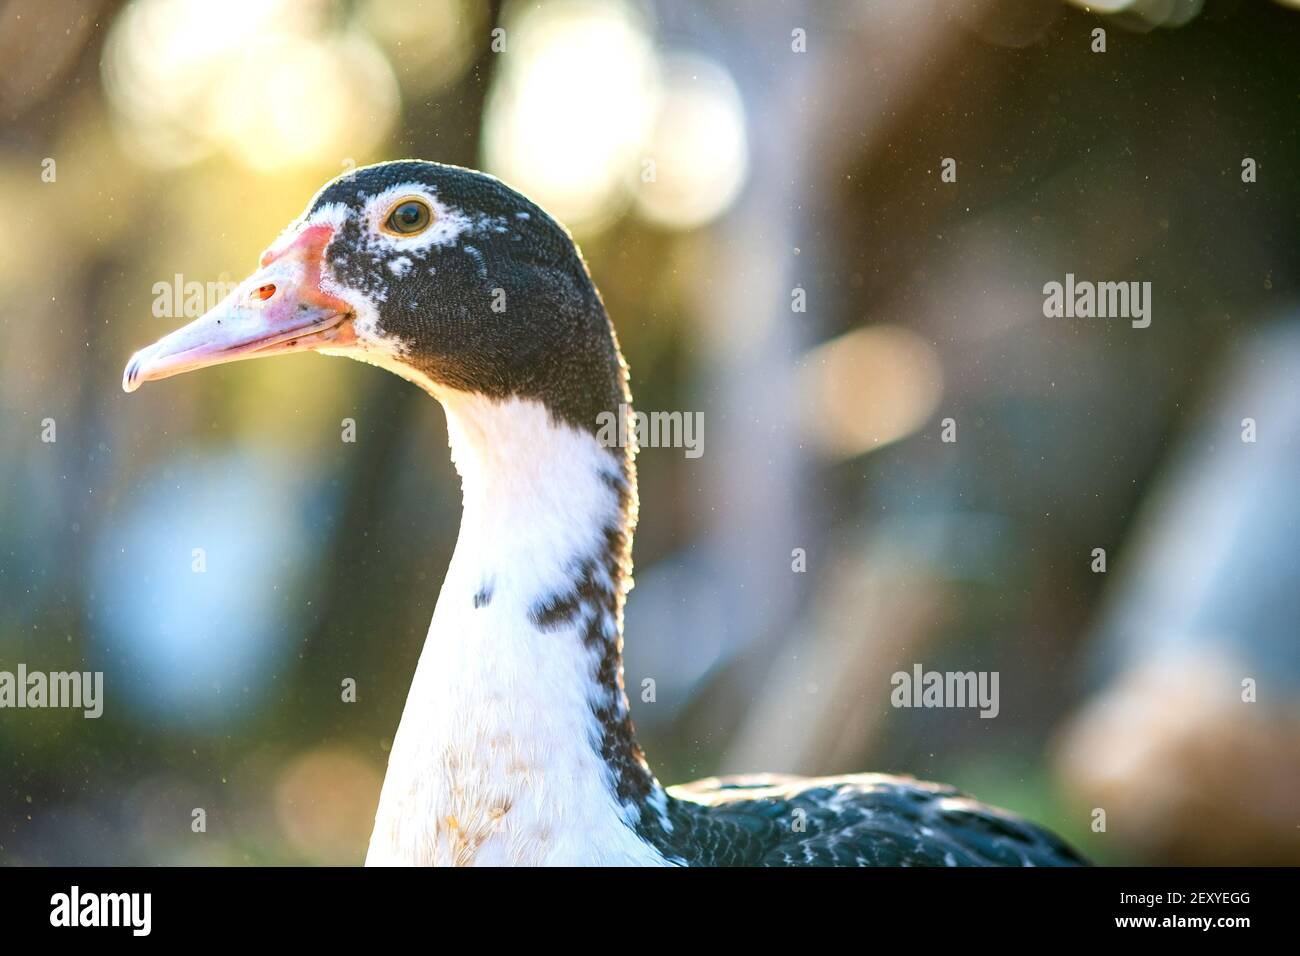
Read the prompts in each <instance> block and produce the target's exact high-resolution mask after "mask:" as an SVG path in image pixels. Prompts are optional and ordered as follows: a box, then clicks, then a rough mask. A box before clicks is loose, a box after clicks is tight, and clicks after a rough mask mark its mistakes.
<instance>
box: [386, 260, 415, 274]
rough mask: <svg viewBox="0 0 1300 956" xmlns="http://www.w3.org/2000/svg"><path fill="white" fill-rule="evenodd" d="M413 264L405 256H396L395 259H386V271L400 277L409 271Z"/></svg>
mask: <svg viewBox="0 0 1300 956" xmlns="http://www.w3.org/2000/svg"><path fill="white" fill-rule="evenodd" d="M413 264H414V263H412V262H411V260H410V259H409V258H407V257H406V256H398V257H397V258H396V259H390V260H388V271H389V272H391V273H392V274H393V275H395V276H397V278H399V279H400V278H402V276H404V275H406V274H407V273H408V272H410V271H411V266H412V265H413Z"/></svg>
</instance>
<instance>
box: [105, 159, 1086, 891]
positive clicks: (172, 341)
mask: <svg viewBox="0 0 1300 956" xmlns="http://www.w3.org/2000/svg"><path fill="white" fill-rule="evenodd" d="M305 349H311V350H315V351H320V352H323V353H325V354H334V355H343V356H346V357H350V358H354V359H358V360H361V361H364V362H368V363H370V364H374V365H378V366H380V367H382V368H385V369H387V370H389V371H392V372H394V373H396V374H398V375H400V376H402V377H403V378H406V379H408V380H409V381H412V382H414V383H415V384H416V385H418V386H419V387H421V388H423V389H424V390H425V391H426V392H428V393H429V394H430V395H431V396H433V397H434V398H436V399H437V400H438V401H440V402H441V404H442V405H443V408H444V409H445V410H446V413H447V421H448V436H449V441H450V445H451V452H452V459H453V461H454V463H455V465H456V468H457V470H458V472H459V473H460V476H461V483H462V496H463V510H462V520H461V527H460V532H459V535H458V538H457V544H456V549H455V553H454V555H453V557H452V560H451V563H450V566H449V567H448V571H447V575H446V579H445V581H444V583H443V587H442V590H441V593H440V595H439V598H438V602H437V605H436V608H435V611H434V615H433V620H432V623H431V625H430V629H429V634H428V637H427V638H426V642H425V646H424V648H423V651H422V653H421V656H420V659H419V662H418V664H417V666H416V671H415V676H414V678H413V680H412V685H411V689H410V692H409V695H408V698H407V704H406V707H405V710H404V712H403V715H402V720H401V724H400V726H399V728H398V731H397V734H396V736H395V738H394V741H393V746H392V750H391V753H390V755H389V766H388V772H387V775H386V777H385V780H384V785H383V789H382V792H381V795H380V801H379V808H378V811H377V814H376V821H375V828H374V833H373V836H372V839H371V844H370V849H369V852H368V854H367V859H366V862H367V863H368V864H371V865H451V866H467V865H614V866H631V865H660V866H664V865H677V866H681V865H707V866H733V865H735V866H741V865H768V866H772V865H777V866H791V865H949V866H956V865H1033V866H1043V865H1077V864H1081V863H1083V862H1084V861H1083V860H1082V858H1080V857H1079V856H1078V855H1077V854H1076V853H1075V852H1074V851H1073V850H1071V849H1070V848H1069V847H1068V846H1066V845H1065V844H1064V843H1063V842H1062V841H1060V840H1059V839H1057V838H1056V837H1054V836H1052V835H1051V834H1049V833H1048V832H1046V831H1044V830H1042V829H1041V828H1038V827H1036V826H1034V825H1033V824H1030V823H1027V822H1025V821H1022V820H1020V819H1018V818H1016V817H1013V816H1011V815H1010V814H1006V813H1004V812H1002V811H999V810H994V809H992V808H989V807H985V806H983V805H981V804H978V803H975V802H974V801H971V800H969V799H967V798H965V797H962V796H961V795H960V794H958V793H957V792H956V791H955V790H952V789H951V788H946V787H941V786H936V785H933V784H924V783H919V782H916V781H911V780H907V779H903V778H895V777H886V776H880V775H858V776H846V777H835V778H818V779H801V778H794V777H784V776H763V777H755V778H736V779H729V780H708V781H701V782H699V783H695V784H690V785H687V786H684V787H676V788H667V789H666V788H664V787H663V786H661V785H660V783H659V781H658V780H657V779H656V778H655V775H654V774H653V773H652V771H651V770H650V767H649V765H648V764H647V762H646V759H645V756H644V754H643V753H642V752H641V749H640V747H639V746H638V744H637V740H636V734H635V730H634V728H633V724H632V719H631V714H630V709H629V706H628V700H627V696H626V693H625V692H624V687H623V666H622V646H623V633H622V632H623V604H624V600H625V598H626V595H627V592H628V590H629V589H630V588H631V583H632V579H631V567H632V565H631V547H632V536H633V533H634V531H635V526H636V520H637V507H638V506H637V489H636V469H635V453H636V449H635V447H634V446H631V445H625V446H618V447H609V446H607V445H606V444H604V443H603V442H602V440H601V439H600V438H598V434H599V432H600V428H599V424H600V422H601V421H602V419H603V418H604V417H605V416H608V415H610V414H614V415H627V416H630V415H631V414H632V412H631V395H630V392H629V389H628V384H627V368H626V365H625V364H624V362H623V360H622V357H621V354H620V352H619V350H618V345H617V339H616V337H615V335H614V331H613V328H612V326H611V324H610V321H609V318H608V316H607V315H606V313H605V309H604V306H603V304H602V302H601V300H600V296H599V294H598V293H597V292H596V289H595V286H594V284H593V283H592V282H591V278H590V276H589V274H588V272H587V269H586V266H585V264H584V263H583V261H582V258H581V255H580V254H579V253H578V251H577V247H576V246H575V245H574V243H573V242H572V239H571V238H570V237H569V235H568V234H567V232H565V230H564V229H563V227H561V226H560V225H559V224H558V223H556V222H555V221H554V220H553V219H551V218H550V217H549V216H548V215H547V214H546V213H545V212H544V211H542V210H541V209H540V208H538V207H537V206H535V205H534V204H532V203H531V202H529V201H528V200H526V199H525V198H524V197H522V196H520V195H519V194H518V193H516V192H515V191H513V190H511V189H509V187H507V186H505V185H504V184H502V183H500V182H498V181H497V180H495V179H493V178H492V177H489V176H485V175H483V174H481V173H477V172H473V171H471V170H464V169H459V168H456V167H448V166H442V165H439V164H436V163H425V162H417V161H402V162H397V163H384V164H380V165H378V166H373V167H365V168H362V169H359V170H356V171H354V172H352V173H349V174H347V175H346V176H344V177H340V178H339V179H338V180H335V181H334V182H332V183H330V184H328V185H327V186H326V187H325V188H323V189H322V190H321V191H320V192H319V193H318V194H317V196H316V197H315V199H313V201H312V203H311V204H310V205H309V206H308V209H307V210H306V212H304V214H303V215H302V216H301V217H300V218H299V219H298V220H296V221H295V222H294V223H293V224H291V225H290V227H289V228H288V229H286V231H285V233H284V234H283V235H282V236H281V238H280V239H279V240H277V241H276V243H274V244H273V245H272V247H271V248H270V249H269V250H268V251H267V252H266V253H265V254H264V255H263V257H262V266H261V268H260V269H259V270H258V271H257V272H255V273H254V274H253V275H252V276H250V277H249V279H247V280H245V282H244V283H242V284H241V285H240V286H239V287H238V288H236V289H235V291H234V292H232V293H231V296H230V297H229V298H228V299H227V300H226V301H225V302H223V303H222V304H220V305H218V306H217V307H216V308H215V309H214V310H213V311H212V312H210V313H208V314H207V315H205V316H203V317H200V318H199V319H197V320H195V321H194V322H193V323H191V324H190V325H189V326H186V327H184V328H182V329H180V330H178V331H177V332H174V333H172V334H171V335H170V336H167V337H165V338H163V339H162V340H160V341H159V342H158V343H155V345H153V346H150V347H149V348H147V349H144V350H141V351H140V352H138V353H137V354H136V355H135V356H134V357H133V358H132V360H131V362H130V363H129V364H128V367H127V371H126V375H125V378H124V383H123V384H124V387H125V388H126V389H127V390H128V391H130V390H134V388H136V387H138V385H139V384H140V383H141V382H143V381H147V380H151V379H156V378H165V377H168V376H170V375H174V374H177V373H179V372H183V371H189V370H191V369H194V368H200V367H203V366H206V365H215V364H220V363H222V362H227V361H231V360H233V359H239V358H253V357H262V356H264V355H272V354H279V353H282V352H286V351H300V350H305ZM627 434H629V435H634V434H635V429H634V428H629V429H627Z"/></svg>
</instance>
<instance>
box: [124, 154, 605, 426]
mask: <svg viewBox="0 0 1300 956" xmlns="http://www.w3.org/2000/svg"><path fill="white" fill-rule="evenodd" d="M301 351H316V352H322V353H325V354H329V355H342V356H347V357H349V358H355V359H359V360H361V361H364V362H369V363H371V364H375V365H379V366H382V367H384V368H387V369H389V370H390V371H393V372H396V373H397V374H399V375H401V376H403V377H405V378H407V379H410V380H412V381H415V382H417V383H419V384H421V385H422V386H424V387H425V388H426V389H427V390H429V391H430V392H432V393H433V394H434V395H435V396H439V393H440V391H443V390H451V391H455V392H460V393H466V392H468V393H474V394H480V395H484V396H487V397H489V398H496V399H505V398H511V397H518V398H524V399H533V400H537V401H540V402H541V403H543V404H544V405H545V406H546V408H547V409H548V411H549V412H550V413H551V414H552V416H553V417H555V418H556V419H558V420H562V421H564V422H567V423H568V424H571V425H573V426H575V427H578V428H582V429H584V430H587V431H594V430H595V429H596V428H597V418H598V416H600V415H601V413H605V412H609V411H612V410H615V409H617V408H618V406H619V405H620V404H622V403H625V402H627V400H628V399H627V385H626V369H625V366H624V364H623V362H622V359H621V357H620V355H619V351H618V346H617V343H616V341H615V338H614V333H613V329H612V327H611V326H610V322H609V318H608V316H607V314H606V312H605V309H604V306H603V304H602V302H601V299H600V295H599V293H598V292H597V291H596V288H595V286H594V284H593V283H592V281H591V277H590V275H589V274H588V272H587V267H586V264H585V263H584V262H583V260H582V256H581V253H579V251H578V248H577V246H576V245H575V244H574V242H573V240H572V238H571V237H570V236H569V234H568V232H567V231H566V230H565V229H564V227H563V226H561V225H560V224H559V223H557V222H556V221H555V220H554V219H552V218H551V217H550V216H549V215H548V214H547V213H545V212H544V211H543V210H542V209H541V208H539V207H538V206H537V205H535V204H534V203H532V202H530V201H529V200H528V199H526V198H524V197H523V196H522V195H520V194H519V193H518V192H516V191H514V190H513V189H511V188H510V187H508V186H506V185H505V184H503V183H501V182H500V181H499V180H497V179H495V178H493V177H491V176H488V175H486V174H483V173H479V172H475V171H473V170H468V169H462V168H459V167H455V166H444V165H441V164H439V163H431V162H422V161H399V162H390V163H381V164H378V165H375V166H367V167H362V168H359V169H356V170H353V171H351V172H349V173H346V174H344V175H342V176H340V177H338V178H337V179H335V180H333V181H331V182H330V183H328V184H326V185H325V186H324V187H323V188H322V189H321V190H320V191H319V192H318V193H317V194H316V196H315V197H314V198H313V199H312V201H311V202H310V204H309V205H308V207H307V209H306V211H305V212H304V213H303V214H302V215H301V216H300V217H299V218H298V219H297V220H295V221H294V222H293V223H291V224H290V225H289V227H288V228H287V229H285V231H284V232H283V233H282V234H281V235H280V237H279V238H278V239H277V240H276V241H275V242H274V243H273V244H272V245H271V246H270V247H269V248H268V249H267V250H266V251H265V252H264V253H263V254H262V258H261V262H260V268H259V269H258V270H257V271H256V272H254V273H253V274H252V275H250V276H249V277H248V278H247V279H245V280H244V281H243V282H242V283H240V284H239V286H238V287H237V288H236V289H235V290H234V291H233V292H232V293H231V294H230V295H229V296H227V297H226V298H225V299H224V300H223V301H222V302H220V303H219V304H218V305H217V306H215V307H214V308H213V309H212V310H211V311H209V312H207V313H206V314H204V315H202V316H200V317H199V318H197V319H195V320H194V321H193V322H191V323H190V324H188V325H186V326H184V327H183V328H180V329H177V330H176V331H174V332H172V333H171V334H169V335H167V336H164V337H163V338H161V339H159V340H158V341H157V342H155V343H154V344H153V345H150V346H148V347H147V348H144V349H141V350H140V351H138V352H136V353H135V355H133V356H132V357H131V360H130V361H129V362H128V364H127V367H126V371H125V374H124V376H123V380H122V387H123V388H124V389H125V390H126V391H128V392H131V391H134V390H135V389H137V388H139V387H140V385H141V384H143V383H144V382H148V381H154V380H156V379H162V378H168V377H170V376H173V375H179V374H180V373H182V372H189V371H193V370H195V369H199V368H206V367H207V366H211V365H222V364H225V363H227V362H235V361H240V360H244V359H253V358H264V357H268V356H273V355H282V354H286V353H290V352H301Z"/></svg>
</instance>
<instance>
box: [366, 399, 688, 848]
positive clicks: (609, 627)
mask: <svg viewBox="0 0 1300 956" xmlns="http://www.w3.org/2000/svg"><path fill="white" fill-rule="evenodd" d="M426 387H429V386H427V385H426ZM430 390H431V391H433V392H434V394H435V395H436V397H437V398H438V399H439V400H440V401H441V402H442V403H443V406H444V408H445V409H446V411H447V419H448V432H449V436H450V443H451V447H452V457H453V459H454V460H455V463H456V468H457V470H458V471H459V472H460V475H461V480H462V491H463V496H464V514H463V517H462V520H461V528H460V536H459V538H458V539H457V542H456V551H455V554H454V556H453V557H452V560H451V564H450V566H449V568H448V570H447V577H446V580H445V581H444V583H443V587H442V592H441V594H440V596H439V598H438V603H437V607H436V609H435V611H434V615H433V623H432V624H431V626H430V628H429V635H428V637H427V639H426V641H425V646H424V650H423V652H422V654H421V656H420V661H419V664H418V666H417V668H416V672H415V678H414V680H413V682H412V684H411V690H410V694H409V696H408V698H407V702H406V709H405V711H404V712H403V714H402V721H401V725H400V726H399V727H398V731H397V735H396V737H395V739H394V741H393V748H392V753H391V754H390V756H389V763H388V774H387V776H386V778H385V780H384V786H383V792H382V794H381V796H380V802H379V811H378V813H377V815H376V819H375V830H374V834H373V836H372V837H371V841H370V851H369V854H368V855H367V857H366V863H367V864H368V865H392V864H424V865H491V864H496V865H507V864H508V865H521V864H522V865H530V864H533V865H536V864H607V865H631V864H648V863H663V862H664V859H663V857H662V856H661V855H660V854H659V853H658V851H657V850H655V849H654V848H653V847H652V846H651V845H650V844H648V843H646V842H645V841H643V840H642V839H641V838H640V837H638V836H637V834H636V833H635V832H634V830H633V829H632V827H631V825H632V824H634V823H635V822H636V819H637V817H638V815H639V813H640V811H639V810H638V809H637V808H636V807H635V806H629V805H626V804H623V803H620V801H619V800H618V798H617V797H616V796H615V789H614V787H613V785H612V781H611V779H610V769H609V766H608V765H607V764H606V763H605V761H604V760H602V758H601V755H600V747H601V735H602V727H601V723H600V721H599V720H598V719H597V717H596V716H595V715H594V712H593V705H598V704H601V703H607V702H608V701H606V700H602V698H608V697H610V694H609V692H608V691H607V690H605V689H603V688H602V687H601V686H600V685H599V683H598V682H596V681H595V680H594V677H593V675H594V673H595V672H596V669H597V667H598V666H599V664H600V659H601V651H600V649H599V648H598V647H593V646H591V641H587V642H584V639H583V638H584V634H587V628H586V627H585V626H584V624H583V622H582V621H581V620H578V619H573V620H569V621H563V622H560V623H559V624H556V625H555V626H549V627H540V626H538V625H537V624H536V623H535V620H536V615H535V609H536V607H537V604H538V601H539V598H541V599H544V598H545V597H547V596H548V595H555V594H563V593H565V591H566V588H570V587H571V583H572V580H573V569H574V563H575V561H576V560H579V559H581V558H582V557H583V556H586V555H590V554H592V553H593V552H596V551H597V550H598V549H599V548H600V547H601V544H602V539H603V536H604V533H605V529H606V528H608V527H610V525H611V524H612V523H614V522H620V523H621V520H622V516H621V514H620V510H619V499H618V494H617V492H616V490H615V489H614V488H613V487H611V485H610V483H609V481H608V479H607V478H603V477H602V475H605V476H607V475H608V474H609V472H610V470H611V465H612V464H616V459H615V458H614V456H613V455H611V453H610V451H609V450H608V449H605V448H602V447H601V446H600V445H599V443H598V442H597V441H596V439H595V437H594V436H592V435H591V434H589V433H587V432H585V431H580V430H578V429H575V428H572V427H570V426H568V425H564V424H560V423H557V422H555V421H553V420H551V418H550V416H549V415H548V413H547V411H546V409H545V408H544V407H543V406H542V405H541V404H539V403H537V402H533V401H523V400H518V399H511V400H507V401H494V400H492V399H488V398H484V397H482V396H474V395H468V394H464V393H459V392H448V391H446V390H445V389H432V388H431V389H430ZM615 617H617V615H615ZM600 626H601V627H602V628H604V629H605V630H606V631H611V632H612V634H611V637H612V639H614V640H618V635H617V630H618V627H619V622H618V621H617V620H616V619H615V620H602V621H601V624H600ZM617 696H618V697H619V698H620V700H621V696H622V695H621V691H620V692H619V694H618V695H617ZM621 706H626V705H625V702H622V704H621ZM659 792H660V793H661V792H662V791H659Z"/></svg>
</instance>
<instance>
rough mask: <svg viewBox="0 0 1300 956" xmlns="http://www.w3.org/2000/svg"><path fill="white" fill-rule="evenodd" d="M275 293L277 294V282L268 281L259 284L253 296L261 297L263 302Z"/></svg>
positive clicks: (255, 297)
mask: <svg viewBox="0 0 1300 956" xmlns="http://www.w3.org/2000/svg"><path fill="white" fill-rule="evenodd" d="M273 295H275V283H273V282H268V283H267V284H266V285H263V286H258V287H257V288H256V289H254V290H253V295H252V297H253V298H254V299H259V300H261V301H262V302H265V301H266V300H267V299H269V298H271V296H273Z"/></svg>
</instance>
